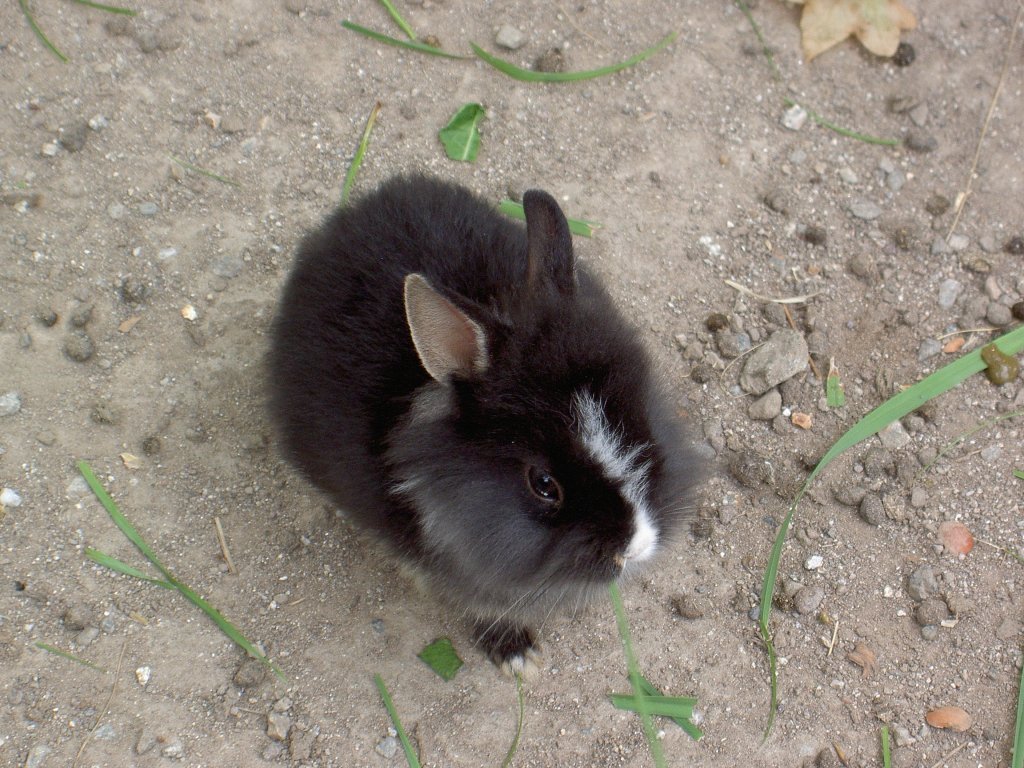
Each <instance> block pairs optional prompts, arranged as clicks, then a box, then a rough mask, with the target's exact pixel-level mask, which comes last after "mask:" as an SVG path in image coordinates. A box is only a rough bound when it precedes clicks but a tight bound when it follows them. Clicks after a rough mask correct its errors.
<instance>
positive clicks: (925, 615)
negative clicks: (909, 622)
mask: <svg viewBox="0 0 1024 768" xmlns="http://www.w3.org/2000/svg"><path fill="white" fill-rule="evenodd" d="M914 618H915V619H917V623H918V624H920V625H921V626H922V627H927V626H928V625H930V624H940V623H941V622H943V621H945V620H946V619H948V618H949V608H948V607H947V606H946V601H945V600H943V599H942V598H941V597H928V598H925V599H924V600H922V601H921V604H920V605H919V606H917V610H916V611H915V612H914Z"/></svg>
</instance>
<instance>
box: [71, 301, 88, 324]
mask: <svg viewBox="0 0 1024 768" xmlns="http://www.w3.org/2000/svg"><path fill="white" fill-rule="evenodd" d="M90 320H92V304H83V305H82V306H79V307H75V310H74V311H73V312H72V313H71V317H69V318H68V322H70V323H71V325H72V326H74V327H75V328H84V327H85V326H87V325H88V324H89V321H90Z"/></svg>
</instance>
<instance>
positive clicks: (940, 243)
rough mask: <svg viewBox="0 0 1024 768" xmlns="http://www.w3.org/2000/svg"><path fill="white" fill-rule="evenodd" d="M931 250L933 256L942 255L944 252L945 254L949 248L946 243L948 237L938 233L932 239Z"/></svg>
mask: <svg viewBox="0 0 1024 768" xmlns="http://www.w3.org/2000/svg"><path fill="white" fill-rule="evenodd" d="M930 250H931V252H932V256H941V255H942V254H944V253H945V252H946V251H948V250H949V246H948V245H946V238H944V237H943V236H942V235H936V236H935V239H934V240H932V245H931V248H930Z"/></svg>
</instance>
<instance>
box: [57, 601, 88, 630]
mask: <svg viewBox="0 0 1024 768" xmlns="http://www.w3.org/2000/svg"><path fill="white" fill-rule="evenodd" d="M61 620H62V621H63V622H64V626H65V627H66V628H67V629H70V630H71V631H72V632H79V631H81V630H83V629H85V628H86V627H88V626H89V625H90V624H92V623H93V622H92V611H90V610H89V609H88V608H87V607H86V606H84V605H82V604H80V603H79V604H75V605H72V606H69V607H68V609H67V610H66V611H64V615H63V616H61Z"/></svg>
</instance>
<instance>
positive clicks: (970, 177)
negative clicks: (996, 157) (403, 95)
mask: <svg viewBox="0 0 1024 768" xmlns="http://www.w3.org/2000/svg"><path fill="white" fill-rule="evenodd" d="M1022 15H1024V3H1018V5H1017V15H1016V16H1015V17H1014V18H1013V26H1012V27H1011V29H1010V42H1009V43H1008V44H1007V46H1006V53H1005V55H1004V56H1003V68H1002V70H1000V72H999V81H998V82H997V83H996V90H995V92H994V93H993V94H992V101H991V102H990V103H989V105H988V112H986V113H985V122H983V123H982V124H981V134H980V135H979V136H978V145H977V146H976V147H975V148H974V159H973V160H972V161H971V170H970V171H968V172H967V183H966V184H965V185H964V191H963V192H961V193H960V194H959V195H957V199H956V215H955V216H953V223H952V224H950V226H949V232H947V233H946V240H947V241H948V240H949V238H951V237H952V236H953V233H954V232H956V227H957V225H958V224H959V223H960V216H961V215H962V214H963V212H964V206H965V205H966V204H967V198H969V197H970V196H971V192H972V189H971V187H972V186H973V185H974V174H975V172H976V171H977V170H978V161H979V160H980V159H981V145H982V144H984V143H985V135H986V134H987V133H988V124H989V123H990V122H991V121H992V113H994V112H995V111H996V102H998V101H999V93H1000V92H1001V91H1002V90H1003V83H1004V82H1006V72H1007V70H1008V69H1009V68H1010V60H1011V58H1012V56H1011V53H1012V52H1013V45H1014V43H1015V42H1017V29H1018V27H1020V19H1021V16H1022Z"/></svg>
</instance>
